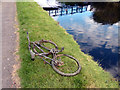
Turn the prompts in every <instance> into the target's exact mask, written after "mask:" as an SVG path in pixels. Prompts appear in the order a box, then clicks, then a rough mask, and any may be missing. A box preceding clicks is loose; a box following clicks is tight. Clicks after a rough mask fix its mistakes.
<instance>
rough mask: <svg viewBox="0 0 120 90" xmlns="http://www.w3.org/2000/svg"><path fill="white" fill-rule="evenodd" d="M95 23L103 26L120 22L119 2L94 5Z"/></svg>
mask: <svg viewBox="0 0 120 90" xmlns="http://www.w3.org/2000/svg"><path fill="white" fill-rule="evenodd" d="M92 7H93V8H94V13H93V19H94V21H96V22H98V23H102V24H111V25H112V24H114V23H116V22H118V21H120V11H119V10H120V5H119V3H118V2H116V3H112V2H111V3H110V2H104V3H103V2H102V3H100V2H99V3H92Z"/></svg>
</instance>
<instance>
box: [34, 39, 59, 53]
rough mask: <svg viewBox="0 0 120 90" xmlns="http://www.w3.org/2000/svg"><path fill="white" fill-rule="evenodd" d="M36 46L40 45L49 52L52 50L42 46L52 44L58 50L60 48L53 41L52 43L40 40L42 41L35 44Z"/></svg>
mask: <svg viewBox="0 0 120 90" xmlns="http://www.w3.org/2000/svg"><path fill="white" fill-rule="evenodd" d="M35 43H36V44H38V45H39V46H40V47H43V48H44V49H47V50H49V51H50V48H48V47H46V46H43V45H42V44H44V43H49V44H51V45H53V46H54V47H55V48H56V49H58V46H57V45H56V44H55V43H54V42H52V41H50V40H43V39H42V40H40V41H38V42H35Z"/></svg>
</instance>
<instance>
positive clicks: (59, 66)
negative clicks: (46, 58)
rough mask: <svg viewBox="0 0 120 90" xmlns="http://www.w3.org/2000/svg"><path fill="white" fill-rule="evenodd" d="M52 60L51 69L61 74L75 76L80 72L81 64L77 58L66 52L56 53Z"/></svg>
mask: <svg viewBox="0 0 120 90" xmlns="http://www.w3.org/2000/svg"><path fill="white" fill-rule="evenodd" d="M54 60H55V62H54V61H52V62H51V63H52V67H53V69H54V70H55V71H56V72H57V73H59V74H60V75H62V76H75V75H77V74H79V73H80V70H81V66H80V64H79V62H78V60H77V59H75V58H74V57H72V56H70V55H67V54H58V55H56V56H55V57H54Z"/></svg>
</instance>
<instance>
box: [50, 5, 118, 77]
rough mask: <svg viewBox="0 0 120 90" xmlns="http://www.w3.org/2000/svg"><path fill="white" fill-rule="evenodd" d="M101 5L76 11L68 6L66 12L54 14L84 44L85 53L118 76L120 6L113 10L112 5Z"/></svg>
mask: <svg viewBox="0 0 120 90" xmlns="http://www.w3.org/2000/svg"><path fill="white" fill-rule="evenodd" d="M97 6H98V5H96V4H95V5H88V6H87V8H86V6H83V9H84V10H83V12H77V13H74V14H66V12H65V10H66V9H64V10H63V14H64V15H57V16H52V17H53V18H54V19H55V20H56V21H58V22H59V24H60V25H61V26H62V27H63V28H65V29H66V31H67V32H68V33H69V34H71V35H73V37H74V40H76V42H77V43H78V44H79V45H80V49H81V50H82V51H83V52H84V53H86V54H89V55H91V56H92V57H93V59H94V60H95V61H96V62H98V64H99V65H100V66H101V67H103V69H104V70H106V71H109V72H110V73H111V74H112V75H113V76H114V77H116V78H117V77H118V22H119V20H118V17H119V15H118V12H117V9H116V7H117V5H116V7H114V8H113V9H112V10H111V9H110V8H109V5H108V7H107V5H105V7H104V5H103V8H99V7H97ZM75 7H76V6H75ZM58 12H59V13H60V12H61V11H58ZM68 12H70V9H68ZM113 13H114V14H113ZM115 13H116V14H115ZM52 14H53V12H52V13H51V15H52ZM117 15H118V16H117Z"/></svg>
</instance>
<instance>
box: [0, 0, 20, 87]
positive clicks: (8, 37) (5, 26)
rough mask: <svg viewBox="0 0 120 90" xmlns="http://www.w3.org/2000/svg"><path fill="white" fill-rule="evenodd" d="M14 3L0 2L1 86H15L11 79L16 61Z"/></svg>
mask: <svg viewBox="0 0 120 90" xmlns="http://www.w3.org/2000/svg"><path fill="white" fill-rule="evenodd" d="M15 17H16V3H15V2H2V88H15V87H17V86H16V81H14V80H13V75H12V73H13V70H14V69H15V68H14V66H15V65H16V64H17V63H18V62H17V61H16V58H15V57H16V54H15V52H16V46H17V42H16V40H17V35H16V31H17V29H16V28H15V25H16V24H17V22H16V21H15Z"/></svg>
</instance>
